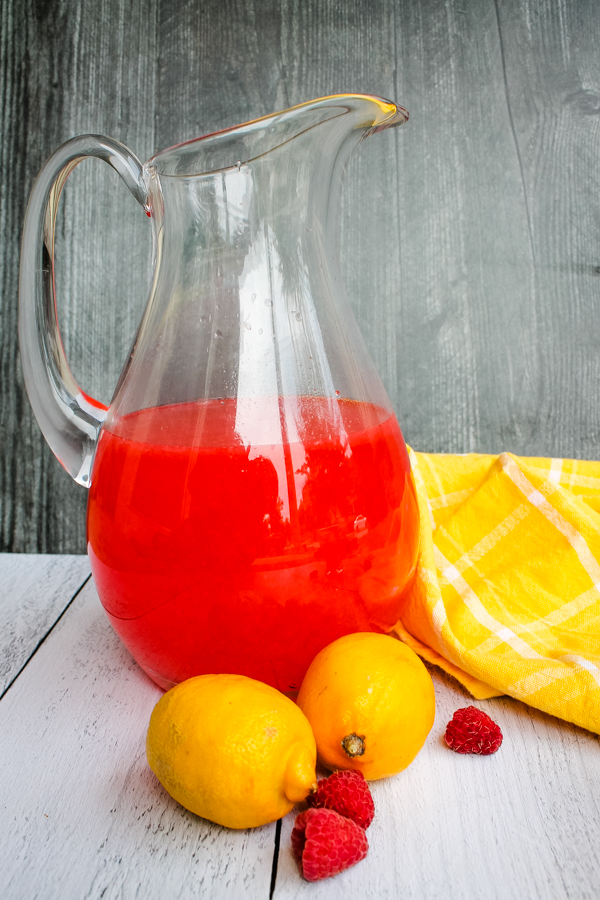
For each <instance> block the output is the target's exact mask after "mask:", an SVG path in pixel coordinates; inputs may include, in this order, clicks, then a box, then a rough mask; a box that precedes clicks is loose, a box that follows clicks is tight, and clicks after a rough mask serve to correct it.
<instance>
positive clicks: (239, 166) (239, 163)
mask: <svg viewBox="0 0 600 900" xmlns="http://www.w3.org/2000/svg"><path fill="white" fill-rule="evenodd" d="M236 166H237V167H238V172H239V171H240V169H241V168H242V161H241V159H238V161H237V162H236Z"/></svg>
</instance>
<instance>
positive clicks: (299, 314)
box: [296, 313, 302, 322]
mask: <svg viewBox="0 0 600 900" xmlns="http://www.w3.org/2000/svg"><path fill="white" fill-rule="evenodd" d="M296 321H297V322H301V321H302V313H296Z"/></svg>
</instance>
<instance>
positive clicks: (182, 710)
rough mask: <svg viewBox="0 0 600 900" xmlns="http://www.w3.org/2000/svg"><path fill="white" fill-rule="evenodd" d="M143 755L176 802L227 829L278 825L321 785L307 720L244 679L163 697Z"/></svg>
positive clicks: (192, 685)
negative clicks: (225, 826) (276, 823)
mask: <svg viewBox="0 0 600 900" xmlns="http://www.w3.org/2000/svg"><path fill="white" fill-rule="evenodd" d="M146 755H147V757H148V762H149V764H150V768H151V769H152V771H153V772H154V774H155V775H156V776H157V778H158V780H159V781H160V783H161V784H162V785H163V787H164V788H165V789H166V790H167V791H168V792H169V794H170V795H171V796H172V797H173V798H174V799H175V800H177V801H178V803H181V804H182V806H185V807H186V809H189V810H191V811H192V812H194V813H197V814H198V815H199V816H203V817H204V818H205V819H210V821H211V822H217V823H218V824H219V825H227V826H228V827H229V828H251V827H254V826H256V825H265V824H266V823H267V822H273V821H274V820H275V819H280V818H281V817H282V816H284V815H285V814H286V813H288V812H289V811H290V809H291V808H292V807H293V806H294V804H295V803H298V802H300V801H301V800H304V799H305V797H307V795H308V794H309V793H310V792H311V790H315V788H316V786H317V784H316V775H315V764H316V755H317V754H316V746H315V739H314V736H313V733H312V730H311V727H310V725H309V723H308V720H307V719H306V716H305V715H304V714H303V713H302V712H301V711H300V709H298V707H297V706H296V704H295V703H293V702H292V700H289V699H288V698H287V697H285V696H284V695H283V694H281V693H280V692H279V691H277V690H275V688H272V687H269V686H268V685H266V684H263V683H262V682H260V681H254V680H253V679H252V678H246V677H244V676H243V675H199V676H198V677H196V678H190V679H188V680H187V681H184V682H182V683H181V684H178V685H177V686H176V687H174V688H173V689H172V690H170V691H169V692H168V693H166V694H165V695H164V696H163V697H162V698H161V699H160V700H159V701H158V703H157V704H156V706H155V708H154V711H153V713H152V716H151V718H150V725H149V727H148V736H147V739H146Z"/></svg>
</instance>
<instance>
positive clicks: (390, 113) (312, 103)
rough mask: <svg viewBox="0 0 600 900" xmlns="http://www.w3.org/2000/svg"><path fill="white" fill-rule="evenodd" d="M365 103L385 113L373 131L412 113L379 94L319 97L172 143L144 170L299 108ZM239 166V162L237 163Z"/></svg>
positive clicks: (163, 175)
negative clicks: (192, 147) (182, 151)
mask: <svg viewBox="0 0 600 900" xmlns="http://www.w3.org/2000/svg"><path fill="white" fill-rule="evenodd" d="M344 99H351V100H366V101H370V102H371V103H374V104H375V105H376V106H379V108H380V110H381V112H382V114H384V115H383V116H382V118H381V119H380V120H379V121H378V120H377V119H375V121H374V122H373V124H372V125H371V126H370V130H371V131H372V132H376V131H383V130H385V129H387V128H393V127H394V126H396V125H403V124H404V123H405V122H407V121H408V118H409V114H408V111H407V110H406V109H404V107H402V106H399V105H398V104H397V103H395V102H394V101H393V100H386V99H385V98H384V97H380V96H378V95H377V94H354V93H344V94H328V95H326V96H324V97H318V98H316V99H314V100H307V101H305V102H304V103H297V104H295V105H294V106H290V107H288V108H286V109H282V110H278V111H276V112H272V113H268V114H267V115H264V116H258V117H257V118H256V119H249V120H248V121H246V122H240V123H239V124H237V125H230V126H228V127H227V128H220V129H218V130H217V131H211V132H209V133H208V134H202V135H200V136H199V137H195V138H188V140H185V141H180V142H179V143H177V144H172V145H171V146H169V147H165V148H164V149H163V150H159V151H158V152H157V153H154V154H153V155H152V156H151V157H150V158H149V159H148V160H147V161H146V162H145V163H144V169H155V170H157V166H156V161H157V160H159V159H160V157H163V156H167V154H170V153H172V152H173V151H174V150H180V149H181V148H183V147H188V146H189V145H190V144H199V143H201V142H202V141H206V140H209V139H211V138H215V137H219V136H221V135H226V134H233V133H234V132H236V131H241V130H242V129H244V128H249V127H250V126H256V125H258V124H260V123H261V122H266V121H268V120H270V119H276V118H278V117H280V116H285V115H287V114H289V113H292V112H295V111H297V110H300V109H310V108H311V107H315V108H318V107H319V106H321V105H323V104H325V103H327V102H328V101H335V100H344ZM261 155H263V154H257V155H256V156H252V157H251V158H250V159H246V160H243V164H244V165H246V164H247V163H249V162H252V161H253V160H254V159H258V158H259V156H261ZM238 167H239V163H238ZM234 168H235V165H228V166H223V167H218V168H216V169H211V170H210V171H205V172H198V173H195V174H193V175H191V174H174V173H166V172H161V171H160V170H158V174H159V175H160V177H161V178H179V179H186V178H199V177H202V176H204V175H210V174H214V172H225V171H227V170H229V169H234Z"/></svg>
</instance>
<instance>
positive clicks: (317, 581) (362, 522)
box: [19, 94, 418, 696]
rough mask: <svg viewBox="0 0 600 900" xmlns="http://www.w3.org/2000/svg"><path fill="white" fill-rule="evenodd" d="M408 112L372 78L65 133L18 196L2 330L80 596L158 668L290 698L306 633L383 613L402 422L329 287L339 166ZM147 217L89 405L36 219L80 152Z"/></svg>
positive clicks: (47, 228) (395, 524)
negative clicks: (120, 135) (150, 123)
mask: <svg viewBox="0 0 600 900" xmlns="http://www.w3.org/2000/svg"><path fill="white" fill-rule="evenodd" d="M407 117H408V116H407V113H406V112H405V111H404V110H402V109H401V108H399V107H397V106H396V105H395V104H393V103H391V102H389V101H387V100H382V99H380V98H377V97H369V96H363V95H358V94H343V95H339V96H332V97H326V98H324V99H320V100H316V101H313V102H310V103H304V104H301V105H300V106H296V107H294V108H292V109H289V110H286V111H285V112H281V113H276V114H274V115H270V116H266V117H264V118H261V119H257V120H256V121H253V122H249V123H247V124H244V125H241V126H239V127H237V128H229V129H227V130H225V131H221V132H218V133H216V134H212V135H208V136H206V137H202V138H198V139H196V140H192V141H189V142H187V143H184V144H181V145H179V146H176V147H173V148H171V149H169V150H165V151H163V152H160V153H158V154H157V155H156V156H154V157H153V158H152V159H151V160H149V162H147V163H146V164H145V165H143V166H142V165H141V164H140V162H139V161H138V160H137V159H136V157H135V156H134V155H133V154H132V153H131V152H130V151H129V150H128V149H127V148H126V147H124V146H123V145H122V144H120V143H118V142H117V141H113V140H111V139H109V138H105V137H101V136H98V135H87V136H82V137H77V138H74V139H73V140H70V141H67V143H66V144H64V145H63V146H62V147H61V148H60V149H59V150H57V151H56V153H55V154H54V155H53V156H52V157H51V158H50V159H49V160H48V162H47V163H46V165H45V167H44V168H43V169H42V172H41V173H40V175H39V177H38V179H37V181H36V183H35V185H34V188H33V191H32V194H31V198H30V202H29V207H28V210H27V216H26V222H25V228H24V234H23V248H22V257H21V275H20V288H19V290H20V313H19V315H20V319H19V334H20V343H21V354H22V361H23V371H24V376H25V384H26V387H27V391H28V394H29V398H30V400H31V404H32V407H33V410H34V412H35V415H36V417H37V420H38V422H39V425H40V427H41V429H42V431H43V433H44V436H45V438H46V440H47V441H48V443H49V444H50V447H51V448H52V450H53V451H54V453H55V454H56V456H57V457H58V459H59V461H60V462H61V463H62V465H63V466H64V468H65V469H66V470H67V472H69V474H70V475H72V477H73V478H74V479H75V480H76V481H77V482H78V483H79V484H81V485H84V486H86V487H87V488H89V491H90V493H89V502H88V511H87V535H88V538H87V539H88V552H89V557H90V561H91V567H92V572H93V576H94V580H95V583H96V587H97V590H98V594H99V596H100V599H101V602H102V604H103V606H104V609H105V610H106V613H107V615H108V617H109V619H110V622H111V623H112V625H113V627H114V628H115V630H116V631H117V633H118V634H119V635H120V637H121V638H122V640H123V641H124V643H125V644H126V646H127V647H128V648H129V650H130V652H131V653H132V654H133V656H134V658H135V659H136V660H137V661H138V663H139V664H140V665H141V666H142V668H143V669H144V670H145V671H146V672H147V674H148V675H149V676H150V677H151V678H153V679H154V680H155V681H156V682H157V683H158V684H159V685H161V686H162V687H164V688H169V687H172V686H173V685H174V684H176V683H178V682H180V681H182V680H184V679H185V678H189V677H191V676H193V675H199V674H203V673H216V672H229V673H240V674H243V675H248V676H250V677H252V678H256V679H259V680H261V681H264V682H267V683H269V684H271V685H273V686H274V687H276V688H278V689H279V690H281V691H283V692H284V693H286V694H289V695H292V696H293V695H294V694H295V693H296V692H297V690H298V688H299V686H300V683H301V681H302V678H303V676H304V673H305V671H306V669H307V667H308V665H309V664H310V662H311V660H312V659H313V657H314V656H315V654H316V653H317V652H318V651H319V650H321V649H322V648H323V647H324V646H326V645H327V644H328V643H330V642H331V641H333V640H335V639H336V638H338V637H340V636H342V635H344V634H348V633H350V632H355V631H369V630H373V631H380V632H386V631H389V630H390V629H391V628H392V626H393V625H394V624H395V622H396V621H397V619H398V614H399V606H400V602H401V595H402V592H403V590H404V589H405V587H406V586H407V584H408V583H409V581H410V579H411V578H412V576H413V574H414V571H415V565H416V557H417V550H418V510H417V503H416V497H415V490H414V484H413V480H412V475H411V471H410V464H409V461H408V456H407V452H406V447H405V445H404V440H403V438H402V434H401V432H400V428H399V426H398V423H397V421H396V417H395V415H394V412H393V410H392V407H391V404H390V402H389V400H388V397H387V395H386V393H385V391H384V389H383V386H382V384H381V381H380V380H379V378H378V376H377V373H376V372H375V369H374V367H373V364H372V362H371V360H370V358H369V355H368V352H367V350H366V348H365V345H364V343H363V340H362V337H361V335H360V333H359V331H358V328H357V325H356V322H355V319H354V317H353V315H352V312H351V310H350V307H349V304H348V302H347V299H346V297H345V294H344V290H343V285H342V281H341V278H340V272H339V266H338V257H337V252H336V226H337V210H338V200H339V190H340V184H341V176H342V172H343V168H344V166H345V163H346V162H347V160H348V158H349V156H350V153H351V152H352V150H353V149H354V147H355V146H356V145H357V144H358V142H359V141H360V140H361V139H362V138H364V137H366V136H367V135H369V134H372V133H373V132H376V131H379V130H381V129H384V128H388V127H390V126H393V125H398V124H400V123H402V122H404V121H406V119H407ZM87 156H96V157H99V158H100V159H103V160H104V161H105V162H108V163H109V165H111V166H112V167H113V168H114V169H116V171H117V172H118V173H119V175H120V176H121V177H122V179H123V181H124V182H125V184H126V185H127V187H128V188H129V190H130V191H131V192H132V194H133V195H134V197H135V198H136V199H137V200H138V201H139V203H140V204H141V205H142V207H143V208H144V210H145V212H146V213H147V215H148V216H150V217H151V220H152V232H153V264H154V274H153V279H152V284H151V287H150V293H149V298H148V303H147V307H146V310H145V312H144V315H143V318H142V321H141V323H140V326H139V329H138V332H137V334H136V336H135V339H134V341H133V345H132V348H131V351H130V353H129V356H128V358H127V362H126V364H125V367H124V369H123V372H122V374H121V376H120V379H119V382H118V384H117V387H116V390H115V393H114V396H113V400H112V402H111V405H110V407H108V408H106V407H105V406H104V405H103V404H101V403H98V402H97V401H96V400H94V399H92V398H91V397H89V396H88V395H87V394H85V393H84V392H83V391H82V390H81V388H80V387H79V386H78V385H77V383H76V382H75V379H74V377H73V375H72V373H71V371H70V370H69V366H68V364H67V361H66V358H65V355H64V350H63V347H62V342H61V338H60V334H59V330H58V323H57V317H56V306H55V293H54V291H55V288H54V269H53V265H54V263H53V255H54V225H55V217H56V210H57V205H58V200H59V197H60V192H61V190H62V187H63V185H64V183H65V180H66V178H67V176H68V175H69V173H70V172H71V171H72V170H73V168H74V167H75V166H76V165H77V163H79V162H80V161H81V160H82V159H83V158H84V157H87Z"/></svg>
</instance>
